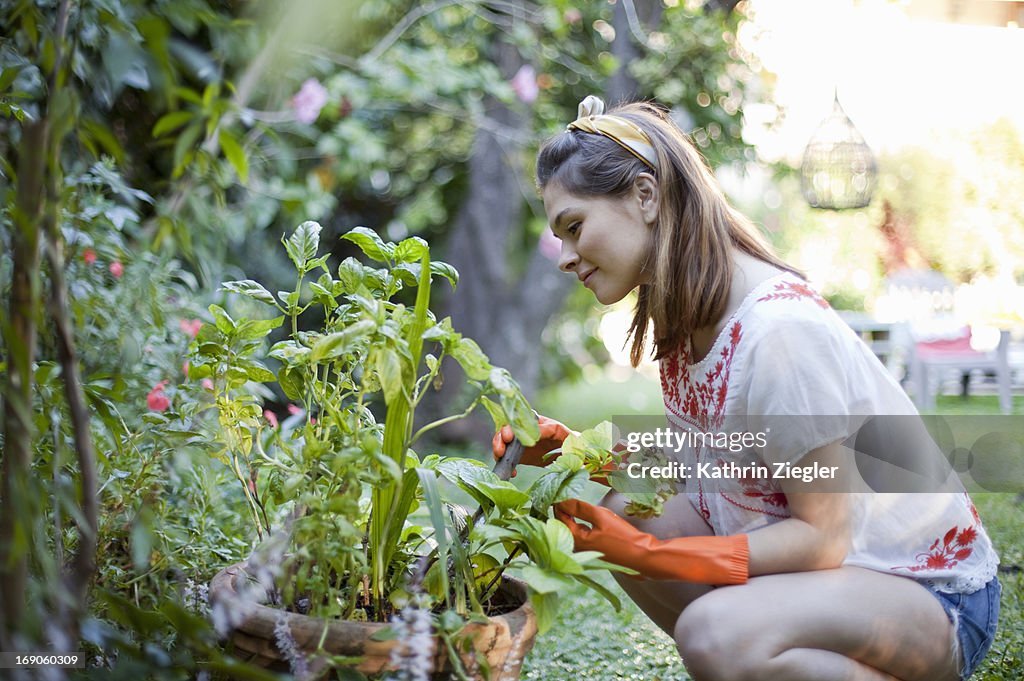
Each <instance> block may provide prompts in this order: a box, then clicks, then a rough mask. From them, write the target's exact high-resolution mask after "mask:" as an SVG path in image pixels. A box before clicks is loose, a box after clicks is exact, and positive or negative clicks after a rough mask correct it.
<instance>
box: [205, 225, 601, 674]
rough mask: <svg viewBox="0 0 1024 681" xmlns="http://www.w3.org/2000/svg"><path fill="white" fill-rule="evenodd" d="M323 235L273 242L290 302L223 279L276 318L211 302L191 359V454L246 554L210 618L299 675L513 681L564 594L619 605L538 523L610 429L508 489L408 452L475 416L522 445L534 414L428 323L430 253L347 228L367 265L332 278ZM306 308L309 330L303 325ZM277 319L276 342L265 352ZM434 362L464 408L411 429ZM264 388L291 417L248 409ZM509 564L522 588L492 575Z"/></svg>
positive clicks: (443, 327) (577, 485) (500, 374)
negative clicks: (281, 256)
mask: <svg viewBox="0 0 1024 681" xmlns="http://www.w3.org/2000/svg"><path fill="white" fill-rule="evenodd" d="M319 235H320V226H319V225H318V224H316V223H315V222H305V223H303V224H302V225H300V226H299V227H298V228H297V229H296V230H295V232H294V233H293V234H292V235H291V236H289V237H288V238H286V239H283V240H282V241H283V243H284V247H285V249H286V250H287V252H288V256H289V258H290V259H291V261H292V263H293V264H294V266H295V270H296V283H295V287H294V290H291V291H282V292H279V293H277V294H276V295H274V294H272V293H271V292H270V291H269V290H267V289H266V288H265V287H264V286H262V285H261V284H260V283H258V282H256V281H253V280H248V279H247V280H240V281H231V282H227V283H225V284H224V285H223V287H224V288H225V289H226V290H228V291H232V292H235V293H239V294H242V295H243V296H247V297H248V298H251V299H253V300H255V301H258V302H259V303H262V304H264V305H267V306H270V307H271V308H273V310H274V312H275V316H273V317H272V318H270V319H239V320H235V319H233V318H232V317H231V316H230V315H229V314H228V312H226V311H225V310H224V309H223V308H221V307H219V306H216V305H212V306H210V312H211V315H212V317H213V323H211V324H205V325H204V326H203V327H202V329H201V330H200V331H199V334H198V336H197V338H196V340H195V342H194V344H193V347H192V352H191V355H190V366H189V378H190V379H203V380H209V381H210V382H211V383H212V385H211V388H212V393H211V394H212V397H211V400H210V402H209V403H208V404H205V405H200V406H199V407H198V408H197V409H196V411H210V412H212V414H213V415H215V418H212V419H206V422H207V423H211V424H212V425H213V427H212V428H211V429H210V432H209V433H208V434H206V435H205V436H204V444H205V446H206V447H208V448H209V449H210V451H211V453H212V454H213V455H215V456H216V457H217V458H218V459H220V460H221V461H222V462H223V463H224V464H225V465H227V466H229V467H230V468H231V470H232V471H233V472H234V474H235V476H236V477H237V478H238V481H239V483H240V485H241V489H242V493H243V494H244V497H245V501H246V505H247V507H248V509H249V515H250V517H251V520H252V525H253V528H254V534H255V535H256V539H257V541H258V542H259V545H258V547H257V549H256V550H255V551H254V552H253V554H252V556H250V558H249V559H248V560H247V561H245V562H244V563H241V564H238V565H234V566H230V567H228V568H226V569H225V570H224V571H222V572H221V573H220V574H219V575H218V576H217V577H216V578H215V579H214V580H213V582H212V584H211V589H210V598H211V603H212V605H213V614H214V620H215V624H217V625H218V627H219V629H221V631H222V632H224V633H226V634H228V635H229V636H230V637H231V639H232V641H233V643H234V645H235V646H236V648H237V649H238V650H239V651H240V652H243V653H245V654H248V655H250V656H251V657H252V658H253V659H255V660H256V661H258V662H260V663H262V664H266V665H284V663H285V662H287V663H288V666H290V667H291V669H292V671H293V672H295V673H296V674H297V675H298V674H302V675H306V674H308V675H312V676H317V675H321V674H323V673H324V672H325V670H327V669H329V668H331V667H341V668H345V669H348V670H349V671H348V672H347V673H349V674H350V675H355V677H356V678H358V674H376V673H379V672H386V671H389V670H390V671H392V672H396V673H397V672H401V673H404V674H407V678H426V674H428V673H435V672H443V673H444V674H445V675H446V676H447V675H448V674H454V675H455V676H457V677H459V678H465V679H468V678H502V679H508V678H517V677H518V673H519V667H520V665H521V663H522V658H523V656H524V655H525V654H526V652H528V650H529V648H530V646H531V645H532V637H533V634H534V632H535V631H536V630H537V629H539V630H540V631H543V630H544V629H546V628H547V627H548V626H550V624H551V622H552V620H553V616H554V610H555V608H556V606H557V601H558V596H559V593H560V592H564V590H565V589H566V587H568V586H571V585H572V584H573V583H574V582H579V583H583V584H586V585H587V586H589V587H591V588H594V589H596V590H598V591H600V592H601V593H603V594H604V595H605V596H606V597H607V598H608V599H609V600H610V601H612V603H613V604H615V605H616V607H618V601H617V599H616V598H615V596H614V595H613V594H612V593H610V592H608V591H607V590H606V589H605V588H604V587H603V586H602V585H601V584H600V583H599V582H597V581H595V580H594V579H593V574H594V572H595V571H598V570H604V569H620V568H617V567H616V566H613V565H610V564H608V563H605V562H604V561H602V560H600V555H599V554H598V553H596V552H580V553H577V552H574V551H573V541H572V537H571V535H570V534H569V532H568V529H567V528H566V527H565V526H564V525H562V524H561V523H560V522H559V521H557V520H555V519H554V518H553V517H551V514H550V512H549V508H550V506H551V505H552V504H554V503H557V502H558V501H561V500H563V499H566V498H570V497H574V496H578V495H579V493H580V492H581V490H582V488H583V485H584V484H585V482H586V480H587V479H588V476H589V473H590V472H592V471H594V470H598V469H601V468H604V467H605V466H606V465H607V463H608V460H609V456H611V455H610V454H609V453H608V449H609V448H610V431H609V433H596V431H595V433H588V434H585V435H584V436H583V437H581V438H573V439H571V441H567V443H566V446H565V447H563V453H562V455H561V456H560V457H559V458H558V459H557V460H556V461H555V462H554V463H553V464H552V465H550V466H549V467H548V468H546V469H545V471H544V473H543V474H542V475H541V476H540V477H539V478H537V479H536V481H535V482H534V483H533V484H532V485H530V486H529V487H526V488H522V489H521V488H520V487H517V486H516V485H515V484H513V483H512V482H510V481H509V480H508V479H507V477H508V471H507V470H506V472H505V474H504V475H499V474H496V473H495V472H493V471H491V470H490V468H489V467H488V466H486V465H485V464H483V463H481V462H479V461H476V460H473V459H467V458H453V457H443V456H439V455H437V454H426V455H424V454H423V453H422V452H419V451H417V450H416V447H417V446H418V445H419V444H420V442H421V440H420V438H421V436H422V435H423V434H424V433H426V432H429V431H430V430H431V429H433V428H435V427H437V426H439V425H441V424H443V423H446V422H448V421H451V420H453V419H457V418H462V417H465V416H467V415H468V414H469V413H470V412H471V411H472V410H473V409H475V408H477V407H483V408H484V409H486V410H487V412H488V413H489V414H490V415H491V416H492V418H493V420H494V422H495V425H496V426H498V425H501V424H504V423H509V424H511V425H512V427H513V430H514V432H515V433H516V435H517V438H518V439H519V440H521V441H522V442H524V443H526V444H530V443H532V442H534V441H535V440H536V438H537V435H538V433H537V422H536V417H535V415H534V412H533V411H532V410H531V409H530V407H529V405H528V403H527V401H526V400H525V399H524V398H523V395H522V393H521V392H520V390H519V387H518V385H517V384H516V383H515V381H514V380H513V379H512V377H511V376H510V375H509V373H508V372H507V371H506V370H504V369H501V368H499V367H494V366H492V365H491V364H490V362H489V361H488V358H487V357H486V356H485V355H484V353H483V352H481V350H480V348H479V346H477V344H476V343H475V342H473V341H472V340H471V339H468V338H464V337H463V336H461V335H460V334H459V333H457V332H456V331H455V330H454V329H453V328H452V325H451V322H450V320H449V319H442V320H438V319H436V318H435V316H434V315H433V314H432V313H431V311H430V310H429V302H430V290H431V284H432V279H433V278H435V277H439V278H444V279H447V280H448V281H449V282H451V285H452V286H454V285H455V284H456V281H457V273H456V272H455V271H454V269H453V268H451V267H450V266H448V265H446V264H444V263H440V262H434V261H432V260H431V258H430V252H429V248H428V246H427V244H426V242H424V241H423V240H422V239H419V238H418V237H411V238H408V239H405V240H403V241H401V242H399V243H397V244H396V243H385V242H384V241H383V240H382V239H381V238H380V237H379V236H378V235H377V234H376V233H374V232H373V231H371V230H369V229H366V228H356V229H353V230H352V231H350V232H348V233H347V234H345V235H344V236H343V237H342V238H344V239H347V240H349V241H351V242H353V243H355V244H356V245H357V246H358V247H359V248H360V249H361V250H362V252H363V254H364V255H365V256H366V257H367V258H368V259H369V260H371V261H373V262H374V265H372V266H371V265H368V264H364V263H363V262H360V261H359V260H357V259H355V258H348V259H346V260H345V261H344V262H342V263H341V264H340V266H339V267H338V268H337V269H336V270H334V269H332V268H331V266H330V265H329V262H328V256H318V250H319ZM410 289H415V297H414V299H412V300H410V299H409V298H405V302H404V303H403V302H398V300H397V299H399V298H401V297H402V296H405V295H408V294H411V293H412V290H410ZM403 291H405V292H407V293H403ZM316 312H319V315H318V317H317V318H318V319H319V322H318V327H319V328H318V329H317V330H308V329H306V328H304V325H305V323H306V319H307V317H309V318H312V317H313V316H314V313H316ZM282 325H283V326H284V327H285V329H286V331H287V336H286V338H285V339H284V340H281V341H279V342H277V343H275V344H273V346H272V347H270V348H269V350H267V351H265V350H264V348H265V347H266V345H267V343H266V340H267V337H268V336H269V335H270V334H271V333H272V332H273V331H274V329H277V328H279V327H281V326H282ZM445 357H450V358H452V359H453V360H454V361H456V362H458V364H459V365H460V366H461V367H462V369H463V370H464V372H465V375H466V377H467V378H466V386H465V388H466V391H467V392H469V393H470V395H471V401H470V405H469V407H468V408H467V409H466V410H464V411H463V412H461V413H458V414H453V415H451V416H448V417H445V418H442V419H439V420H437V421H434V422H432V423H428V424H426V425H423V426H422V427H419V428H417V429H414V415H415V412H416V409H417V407H418V406H419V405H420V404H421V402H422V401H423V400H424V399H425V398H427V396H428V395H429V393H430V392H431V391H432V390H433V388H434V387H435V386H436V385H437V384H438V382H439V381H441V380H442V374H441V365H442V360H443V359H444V358H445ZM270 360H273V361H274V362H276V363H277V365H278V366H277V368H276V370H271V368H270V366H269V364H268V362H269V361H270ZM264 384H276V386H277V387H278V389H279V390H280V392H281V393H283V394H284V395H285V396H287V398H288V399H289V400H291V401H292V402H293V407H292V409H291V411H292V412H293V413H292V415H291V416H289V417H287V418H282V419H280V420H279V419H278V418H276V416H275V415H273V414H271V413H265V412H264V410H263V407H262V405H261V403H260V395H261V394H269V393H267V392H266V388H263V391H264V392H263V393H260V392H259V390H258V388H259V386H261V385H264ZM208 385H209V384H208ZM381 417H382V418H381ZM509 458H510V462H509V463H512V461H511V457H509ZM474 505H475V506H476V507H477V510H476V513H475V515H474V516H473V517H472V518H471V519H470V518H468V515H469V512H468V511H466V510H464V509H465V508H466V507H470V508H471V507H472V506H474ZM510 567H511V568H513V569H515V570H516V571H518V572H519V573H520V574H521V575H522V576H523V577H524V578H525V582H517V581H514V580H510V579H508V578H507V577H505V575H504V573H505V571H506V569H508V568H510Z"/></svg>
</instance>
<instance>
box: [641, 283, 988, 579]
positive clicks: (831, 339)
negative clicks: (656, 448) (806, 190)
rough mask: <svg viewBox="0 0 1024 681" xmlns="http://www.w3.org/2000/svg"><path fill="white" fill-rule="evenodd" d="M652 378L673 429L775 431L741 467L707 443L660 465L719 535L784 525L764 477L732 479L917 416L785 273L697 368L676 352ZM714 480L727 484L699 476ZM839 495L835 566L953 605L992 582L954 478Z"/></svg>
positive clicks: (817, 300) (782, 499)
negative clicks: (847, 539) (676, 474)
mask: <svg viewBox="0 0 1024 681" xmlns="http://www.w3.org/2000/svg"><path fill="white" fill-rule="evenodd" d="M660 372H661V385H662V393H663V396H664V400H665V410H666V415H667V417H668V420H669V423H670V425H671V426H672V427H673V428H674V429H685V430H688V431H691V432H702V433H706V434H711V433H721V432H723V431H724V430H730V431H731V430H735V428H734V424H735V423H744V424H746V428H747V430H748V431H750V430H752V426H753V424H761V427H762V429H763V428H767V429H768V430H771V425H775V426H776V428H775V429H774V432H770V433H767V434H766V436H765V439H764V440H763V441H761V442H759V443H758V445H764V446H760V447H757V446H755V447H754V448H751V449H747V450H746V451H745V452H744V453H743V454H742V455H741V454H737V453H735V452H733V451H732V450H731V449H729V448H728V447H722V446H720V445H717V444H716V442H715V441H714V440H713V439H704V440H701V441H700V442H698V444H696V445H695V446H687V447H684V448H682V449H681V451H679V452H677V453H673V454H672V456H673V458H674V459H676V460H677V461H679V463H681V464H683V465H685V466H688V467H689V468H688V470H689V471H690V472H691V474H689V475H686V476H683V477H685V486H686V493H687V494H688V496H689V498H690V500H691V502H692V503H693V505H694V507H695V508H696V509H697V511H698V512H699V513H700V514H701V515H702V516H703V517H704V519H705V521H707V523H708V524H709V525H710V526H711V527H712V528H713V529H714V531H715V533H716V534H719V535H724V534H737V533H743V532H750V531H752V530H755V529H758V528H760V527H764V526H766V525H768V524H770V523H774V522H778V521H779V520H781V519H784V518H788V517H789V515H790V513H789V509H788V505H787V499H786V496H785V494H784V493H783V491H782V487H781V485H780V483H779V481H778V480H777V479H775V478H774V475H769V476H764V475H759V474H756V473H755V474H752V475H747V474H743V473H742V472H743V471H744V470H746V471H765V470H768V471H771V472H773V473H774V472H775V471H776V470H777V465H778V466H780V467H785V466H787V464H792V465H797V466H799V465H802V464H801V462H800V459H801V458H802V457H803V456H804V455H805V454H807V453H808V452H810V451H811V450H813V449H816V448H818V447H820V446H823V445H826V444H830V443H833V442H838V441H844V440H845V441H847V442H849V440H847V438H848V437H850V436H851V435H852V434H854V432H855V431H856V429H857V427H858V426H857V425H856V424H862V423H863V422H864V417H865V416H878V415H881V416H883V417H887V416H897V415H916V413H917V412H916V410H915V408H914V406H913V404H912V403H911V402H910V400H909V398H908V397H907V395H906V394H905V393H904V392H903V390H902V388H901V387H900V386H899V384H898V383H897V382H896V381H895V380H894V379H893V378H892V376H890V374H889V373H888V371H887V370H886V369H885V367H883V366H882V364H881V363H880V362H879V361H878V359H877V358H876V357H875V356H874V355H873V354H872V353H871V351H870V350H869V349H868V347H867V346H866V345H865V344H864V343H863V341H861V339H860V338H859V337H857V335H856V334H855V333H854V332H853V331H852V330H851V329H850V328H849V327H848V326H847V325H846V324H845V323H844V322H843V321H842V319H840V317H839V316H838V315H837V314H836V313H835V311H834V310H832V309H831V308H830V306H829V305H828V303H827V302H826V301H825V300H824V299H823V298H822V297H821V296H820V295H819V294H818V293H817V292H816V291H814V290H813V289H812V288H811V287H810V286H809V285H808V284H807V283H806V282H805V281H803V280H802V279H800V278H799V277H797V276H796V275H793V274H789V273H786V274H781V275H779V276H777V277H774V278H772V279H769V280H767V281H765V282H763V283H761V284H760V285H759V286H757V287H756V288H755V289H754V290H753V291H752V292H751V293H750V294H749V295H748V296H747V297H746V298H745V299H744V301H743V302H742V303H741V305H740V307H739V308H738V309H737V310H736V312H735V313H734V314H733V316H732V317H731V318H730V319H729V320H728V322H727V324H726V325H725V327H724V330H723V331H722V333H721V334H720V335H719V336H718V338H717V339H716V341H715V343H714V345H713V346H712V348H711V350H710V351H709V352H708V354H707V355H706V356H705V357H704V358H703V359H701V360H700V361H698V362H694V361H693V360H692V352H691V349H690V347H689V344H686V345H684V346H683V347H682V348H680V350H678V351H677V352H675V353H673V354H670V355H668V356H667V357H665V358H663V359H662V360H661V362H660ZM765 415H770V418H762V417H764V416H765ZM811 417H814V418H811ZM906 418H909V417H906ZM737 419H738V420H737ZM785 419H791V421H786V420H785ZM764 424H769V425H767V426H765V425H764ZM719 442H720V441H719ZM849 451H850V452H851V453H852V449H850V450H849ZM883 458H884V457H883ZM738 459H742V460H738ZM738 464H742V465H747V466H748V467H747V468H746V469H744V468H743V467H742V465H738ZM754 465H760V466H762V468H756V467H751V466H754ZM716 468H721V469H723V470H730V471H732V472H733V473H734V474H733V475H725V474H723V476H722V477H715V476H712V475H709V474H708V473H709V471H711V472H713V471H714V469H716ZM701 471H703V474H700V472H701ZM737 472H740V474H736V473H737ZM947 482H948V481H947ZM851 489H856V491H851V492H848V493H849V494H850V495H851V500H852V508H851V523H852V524H853V527H852V528H851V529H852V542H851V546H850V550H849V552H848V555H847V557H846V559H845V562H844V564H846V565H855V566H860V567H865V568H870V569H873V570H877V571H880V572H888V573H893V574H898V575H904V576H907V577H912V578H915V579H920V580H926V581H928V582H930V583H931V584H932V585H933V586H935V588H937V589H939V590H940V591H946V592H953V593H971V592H974V591H976V590H978V589H980V588H981V587H983V586H984V585H985V584H986V583H987V582H988V581H989V580H991V579H992V577H993V576H994V575H995V574H996V570H997V567H998V564H999V559H998V556H997V555H996V552H995V550H994V549H993V547H992V543H991V541H990V539H989V537H988V535H987V533H986V532H985V529H984V527H983V526H982V523H981V520H980V518H979V517H978V514H977V511H976V510H975V508H974V504H973V503H972V502H971V499H970V497H969V496H968V494H967V493H966V492H964V491H962V490H963V488H962V486H961V485H960V484H959V481H956V480H955V478H954V480H953V486H952V487H948V486H947V487H944V488H943V489H945V490H948V489H954V490H956V491H941V492H932V491H925V492H904V491H897V492H891V491H873V490H877V489H879V487H878V486H870V487H868V486H864V487H861V488H851ZM863 490H866V491H863Z"/></svg>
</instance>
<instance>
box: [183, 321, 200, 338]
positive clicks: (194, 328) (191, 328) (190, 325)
mask: <svg viewBox="0 0 1024 681" xmlns="http://www.w3.org/2000/svg"><path fill="white" fill-rule="evenodd" d="M202 326H203V322H202V321H201V320H199V319H179V320H178V327H179V328H180V329H181V330H182V331H184V332H185V333H187V334H188V335H190V336H192V337H193V338H195V337H196V336H198V335H199V329H200V328H202Z"/></svg>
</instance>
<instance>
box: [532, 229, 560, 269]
mask: <svg viewBox="0 0 1024 681" xmlns="http://www.w3.org/2000/svg"><path fill="white" fill-rule="evenodd" d="M537 250H538V251H540V254H541V255H543V256H544V257H545V258H547V259H548V260H550V261H552V262H558V257H559V256H560V255H561V254H562V242H561V241H559V240H558V237H556V236H555V235H554V234H552V233H551V230H550V229H545V230H544V231H543V232H541V233H540V240H539V241H538V242H537Z"/></svg>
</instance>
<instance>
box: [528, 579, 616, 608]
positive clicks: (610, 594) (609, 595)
mask: <svg viewBox="0 0 1024 681" xmlns="http://www.w3.org/2000/svg"><path fill="white" fill-rule="evenodd" d="M574 579H576V580H578V581H580V582H582V583H584V584H586V585H587V586H588V587H589V588H591V589H593V590H594V591H596V592H597V593H599V594H601V595H602V596H604V598H605V600H606V601H608V602H609V603H611V604H612V607H613V608H615V611H616V612H618V611H619V610H622V601H620V600H619V597H618V596H616V595H615V592H614V591H612V590H611V589H609V588H608V587H606V586H605V585H604V584H602V583H601V582H599V581H597V580H596V579H594V578H592V577H588V576H587V575H575V576H574ZM530 586H533V582H530Z"/></svg>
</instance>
